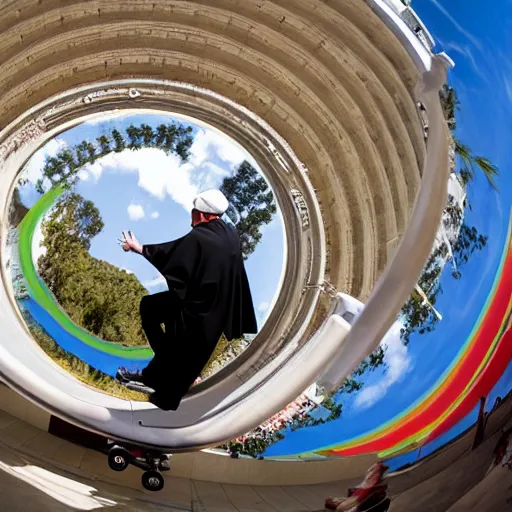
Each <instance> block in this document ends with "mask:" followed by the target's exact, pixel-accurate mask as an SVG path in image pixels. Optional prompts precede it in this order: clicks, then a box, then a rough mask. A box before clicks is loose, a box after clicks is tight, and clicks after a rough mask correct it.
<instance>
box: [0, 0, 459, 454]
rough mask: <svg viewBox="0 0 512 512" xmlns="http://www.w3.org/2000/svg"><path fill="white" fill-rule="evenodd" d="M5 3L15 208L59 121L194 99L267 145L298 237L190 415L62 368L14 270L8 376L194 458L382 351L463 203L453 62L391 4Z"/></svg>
mask: <svg viewBox="0 0 512 512" xmlns="http://www.w3.org/2000/svg"><path fill="white" fill-rule="evenodd" d="M0 13H1V17H0V25H1V32H0V33H1V34H2V35H1V36H0V48H1V50H0V51H1V54H2V61H1V62H2V64H1V70H2V84H1V92H2V94H1V96H0V107H1V108H0V126H1V127H2V128H3V129H2V132H1V133H0V144H1V145H0V156H1V158H2V163H1V173H0V180H1V181H0V190H1V192H0V206H1V208H2V212H3V213H5V212H6V208H7V205H8V202H9V201H8V200H9V194H10V191H11V189H12V184H13V182H14V180H15V178H16V176H17V174H18V173H19V171H20V169H21V168H22V166H23V165H24V163H25V162H26V161H27V160H28V159H29V158H30V156H31V155H32V154H33V153H34V151H35V150H36V149H37V148H38V147H40V146H41V145H42V144H44V143H45V141H47V140H49V139H51V138H52V137H54V136H55V135H56V134H58V133H60V132H61V131H63V130H65V129H67V128H70V127H72V126H74V125H76V124H78V123H80V122H81V121H83V120H84V119H87V118H88V117H90V116H93V115H95V114H98V113H103V112H109V111H112V110H115V109H132V110H153V111H155V110H157V111H166V112H176V113H179V114H185V115H188V116H192V117H195V118H197V119H200V120H202V121H205V122H208V123H210V124H211V125H213V126H215V127H217V128H219V129H220V130H222V131H224V132H225V133H226V134H228V135H230V136H231V137H233V138H234V139H235V140H237V141H239V142H240V143H242V144H243V145H244V146H245V147H246V148H247V149H248V150H249V151H250V152H251V154H252V155H253V156H254V158H255V159H256V160H257V161H258V163H259V165H260V167H261V168H262V170H263V171H264V173H265V174H266V176H267V178H268V180H269V182H270V183H271V184H272V186H273V189H274V191H275V192H276V197H277V201H278V203H279V206H280V208H281V210H282V211H283V212H285V220H286V222H287V229H286V240H287V246H288V251H287V264H286V269H285V273H284V276H283V280H282V285H281V289H280V294H279V297H278V298H277V300H276V303H275V307H274V310H273V312H272V314H271V316H270V317H269V320H268V322H267V324H266V327H265V329H264V330H263V331H262V332H261V333H260V334H259V336H258V339H257V342H255V343H253V345H251V347H250V349H249V350H247V351H246V352H245V353H244V354H243V356H242V357H240V358H238V359H237V360H235V363H233V364H232V365H229V366H228V367H226V368H225V369H223V370H222V371H221V372H219V373H218V374H217V375H216V376H215V377H214V378H213V379H209V381H207V382H205V383H204V384H203V385H201V386H198V387H197V389H196V390H195V391H194V392H193V393H191V394H190V396H188V397H187V398H186V399H185V401H184V403H183V407H182V408H180V409H181V410H180V411H178V412H177V413H176V414H174V415H172V417H171V416H170V415H169V414H164V413H163V412H162V411H159V410H156V409H154V408H153V407H152V406H149V405H148V404H145V403H138V402H128V401H123V400H119V399H115V398H112V397H109V396H106V395H103V394H101V393H98V392H96V391H94V390H92V389H90V388H87V387H86V386H84V385H82V384H80V383H79V382H78V381H75V380H74V379H72V378H71V377H70V376H69V375H67V374H64V373H63V372H62V371H60V370H59V369H58V368H56V367H55V365H52V364H51V362H50V361H49V360H48V359H47V358H46V357H45V356H44V355H43V354H41V353H40V351H38V350H37V347H35V344H34V343H33V341H32V340H31V338H30V336H29V335H28V334H27V332H26V330H25V329H24V328H23V327H22V326H21V323H20V317H19V315H18V312H17V311H16V309H15V307H14V305H13V301H12V292H11V290H9V287H8V286H7V285H6V282H5V281H4V283H3V286H2V290H1V297H0V300H1V301H2V313H1V317H0V318H1V324H2V327H3V328H5V332H6V334H8V335H7V336H6V337H5V339H6V341H5V342H2V346H1V347H0V351H1V354H2V357H0V360H1V361H2V363H1V365H0V375H1V377H2V379H3V380H4V381H5V382H7V383H8V384H9V385H10V386H11V387H12V388H14V389H15V390H17V391H18V392H19V393H21V394H23V395H24V396H25V397H27V398H29V399H30V400H32V401H33V402H35V403H36V404H38V405H40V406H41V407H43V408H45V409H47V410H48V411H50V412H52V413H53V414H55V415H56V416H60V417H62V418H64V419H67V420H68V421H70V422H72V423H75V424H77V425H79V426H81V427H84V428H86V429H89V430H92V431H95V432H98V433H100V434H103V435H109V436H112V437H115V438H117V439H120V440H126V441H132V442H137V443H141V444H145V445H149V446H158V447H161V448H166V449H169V450H172V451H183V450H185V451H186V450H191V449H198V448H202V447H206V446H211V445H213V444H216V443H219V442H222V441H225V440H227V439H231V438H234V437H236V436H237V435H239V434H242V433H244V432H246V431H248V430H249V429H251V428H252V427H254V426H255V425H257V424H258V423H260V422H261V421H263V420H264V419H265V418H268V417H269V416H271V415H272V414H273V413H275V412H277V411H279V410H280V409H281V408H282V407H283V406H285V405H286V404H288V403H290V402H291V401H292V400H293V399H294V398H295V397H296V396H298V395H299V394H300V393H301V392H302V391H303V390H304V389H305V388H306V387H307V386H308V385H310V384H311V383H313V382H315V381H317V380H319V379H320V378H322V379H321V380H322V381H323V382H324V384H325V385H326V387H327V388H329V387H331V388H334V387H336V385H338V384H339V383H340V382H341V381H342V380H343V379H344V378H345V377H346V375H348V374H349V373H350V371H351V370H352V369H353V368H354V367H355V366H356V365H357V364H358V363H359V362H360V361H361V360H362V359H363V358H364V357H365V356H366V355H368V354H369V353H371V352H372V351H373V350H374V349H375V348H376V346H377V345H378V343H379V342H380V340H381V339H382V337H383V335H384V334H385V333H386V332H387V330H388V328H389V327H390V326H391V325H392V323H393V322H394V320H395V318H396V313H397V312H398V310H399V309H400V307H401V305H402V304H403V302H404V301H405V299H406V298H407V296H408V294H409V293H410V292H411V290H412V289H413V287H414V285H415V283H416V279H417V277H418V275H419V273H420V271H421V268H422V266H423V264H424V262H425V261H426V258H427V256H428V254H429V251H430V249H431V247H432V242H433V239H434V236H435V233H436V229H437V226H438V223H439V219H440V215H441V211H442V208H443V207H444V205H445V199H446V181H447V177H448V148H447V140H446V129H445V124H444V120H443V118H442V113H441V109H440V105H439V99H438V90H439V88H440V87H441V85H442V83H443V82H444V79H445V70H446V67H448V66H449V65H450V62H449V60H448V59H446V58H445V57H443V56H433V55H432V54H431V53H430V52H429V51H428V50H427V49H426V48H425V47H424V46H422V44H421V43H420V42H419V40H418V39H417V38H416V36H415V35H414V34H413V32H412V31H411V30H409V29H408V28H407V27H406V26H405V24H404V23H403V22H402V21H401V20H400V18H399V17H398V16H397V15H396V14H394V12H393V11H392V10H390V9H389V7H387V5H386V4H384V3H382V2H378V1H372V2H366V3H364V2H359V1H346V2H343V3H342V2H332V3H328V4H325V3H322V2H312V3H311V2H291V1H290V2H286V1H284V2H277V1H276V2H240V3H236V2H228V1H226V2H224V1H218V2H215V3H214V4H213V5H208V4H207V3H201V2H195V3H192V2H172V3H167V2H154V3H147V4H146V3H139V2H130V1H129V2H123V3H119V2H109V3H108V4H100V3H91V2H75V3H72V2H70V3H67V4H66V5H62V4H61V3H58V2H55V3H54V2H11V3H8V4H4V5H3V7H2V8H1V10H0ZM419 101H421V103H422V104H423V105H424V107H425V109H426V112H427V117H428V121H429V139H428V150H427V144H426V141H425V136H424V126H423V124H422V121H421V118H420V115H419V113H418V109H417V103H418V102H419ZM5 218H6V215H5V214H4V215H3V219H5ZM5 228H6V226H5V223H3V225H2V244H4V243H5ZM4 248H5V246H3V247H2V250H4ZM3 264H4V262H3ZM324 282H328V283H329V285H330V286H332V287H334V288H336V289H338V290H343V291H345V292H346V293H348V294H350V295H352V296H355V297H358V298H360V299H361V300H363V301H365V302H366V308H365V310H364V311H363V313H362V314H361V316H360V317H359V318H358V321H357V322H356V323H355V324H354V325H353V326H352V328H351V329H350V326H349V325H348V324H347V323H346V322H344V321H343V319H341V318H340V317H339V316H338V315H336V314H333V315H330V313H331V312H332V311H333V307H332V306H333V305H332V304H331V303H330V302H329V300H327V305H325V302H324V307H323V309H322V308H321V307H320V306H321V304H320V302H321V299H320V297H323V298H324V299H325V295H324V294H323V293H322V291H321V286H322V285H323V284H324ZM327 288H328V287H327ZM349 330H350V333H349V334H348V336H347V333H348V332H349ZM299 375H300V377H298V376H299ZM322 376H323V377H322ZM278 389H279V392H277V390H278ZM64 390H65V392H64ZM235 418H236V421H235Z"/></svg>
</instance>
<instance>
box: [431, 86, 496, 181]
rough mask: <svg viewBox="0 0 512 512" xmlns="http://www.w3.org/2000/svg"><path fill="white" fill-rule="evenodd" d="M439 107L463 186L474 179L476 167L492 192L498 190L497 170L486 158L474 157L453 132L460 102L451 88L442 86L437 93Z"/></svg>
mask: <svg viewBox="0 0 512 512" xmlns="http://www.w3.org/2000/svg"><path fill="white" fill-rule="evenodd" d="M439 98H440V100H441V106H442V108H443V113H444V118H445V119H446V123H447V124H448V128H449V129H450V131H451V132H452V139H453V145H454V149H455V154H456V155H457V156H458V157H459V158H460V161H461V163H462V168H461V169H460V171H459V172H460V177H461V178H462V182H463V183H464V185H467V184H468V183H469V182H470V181H471V180H473V179H474V177H475V167H478V168H479V169H480V170H481V171H482V172H483V173H484V175H485V177H486V178H487V181H488V182H489V184H490V185H491V187H492V188H494V190H498V188H497V187H496V183H495V181H494V178H495V176H497V175H498V174H499V170H498V168H497V167H496V165H494V164H493V163H492V162H491V161H490V160H489V159H488V158H485V157H483V156H474V155H473V153H472V152H471V150H470V149H469V147H468V146H466V145H465V144H463V143H462V142H460V141H459V140H458V139H457V138H456V137H455V135H453V131H454V130H455V128H456V127H457V121H456V112H457V110H460V107H459V105H460V101H459V100H458V98H457V93H456V91H455V89H454V88H453V87H450V86H449V85H448V84H444V85H443V88H442V89H441V91H440V92H439Z"/></svg>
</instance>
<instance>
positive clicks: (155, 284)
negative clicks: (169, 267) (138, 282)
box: [142, 276, 167, 290]
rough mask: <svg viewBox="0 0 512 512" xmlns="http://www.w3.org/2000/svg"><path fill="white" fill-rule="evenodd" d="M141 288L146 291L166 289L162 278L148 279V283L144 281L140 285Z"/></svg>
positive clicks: (165, 282) (165, 283)
mask: <svg viewBox="0 0 512 512" xmlns="http://www.w3.org/2000/svg"><path fill="white" fill-rule="evenodd" d="M142 286H144V288H147V289H148V290H154V289H155V288H159V289H160V288H162V289H164V288H167V281H166V280H165V278H164V277H163V276H158V277H155V278H154V279H150V280H149V281H144V282H143V283H142Z"/></svg>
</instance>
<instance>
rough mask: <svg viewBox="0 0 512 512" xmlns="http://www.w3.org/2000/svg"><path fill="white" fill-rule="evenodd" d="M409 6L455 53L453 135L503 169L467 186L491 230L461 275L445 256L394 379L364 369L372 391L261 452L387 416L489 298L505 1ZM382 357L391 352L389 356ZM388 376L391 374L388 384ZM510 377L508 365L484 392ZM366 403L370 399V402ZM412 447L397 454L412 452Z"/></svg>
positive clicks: (509, 128)
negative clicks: (426, 327)
mask: <svg viewBox="0 0 512 512" xmlns="http://www.w3.org/2000/svg"><path fill="white" fill-rule="evenodd" d="M412 7H413V9H415V11H416V12H417V13H418V14H419V16H420V17H421V19H422V20H423V22H424V23H425V25H426V26H427V28H428V29H429V31H430V32H431V33H432V35H433V36H434V38H435V40H436V41H438V42H439V44H438V47H437V48H436V51H441V50H445V51H446V52H447V53H448V54H449V55H450V56H451V57H452V58H453V59H454V60H455V61H456V67H455V68H454V69H453V71H450V74H449V82H450V83H451V84H452V85H453V86H455V88H456V89H457V93H458V95H459V99H460V101H461V110H460V112H458V115H457V121H458V122H457V136H458V137H459V139H460V140H461V141H462V142H464V143H465V144H467V145H469V146H470V147H471V149H472V150H473V152H474V153H475V154H477V155H482V156H486V157H488V158H490V159H491V160H492V161H493V162H494V163H495V164H497V165H498V167H499V168H500V170H501V175H500V176H499V177H498V179H497V180H496V181H497V185H498V187H499V191H500V192H499V194H496V193H495V192H494V191H493V190H492V189H490V187H489V186H488V185H487V183H486V181H485V179H484V178H483V177H482V176H481V175H480V174H479V175H478V176H477V177H476V179H475V181H474V182H473V183H471V185H470V186H469V190H468V194H469V199H470V202H471V205H472V210H471V211H467V212H466V222H467V223H468V224H469V225H474V226H476V227H477V229H478V230H479V232H481V233H482V234H485V235H487V236H488V237H489V241H488V245H487V247H486V248H485V249H484V250H482V251H481V252H478V253H475V254H474V255H473V256H472V257H471V260H470V261H469V263H468V264H466V265H465V266H463V267H462V268H461V271H462V274H463V277H462V279H460V280H459V281H456V280H454V279H453V278H452V277H451V275H450V274H451V268H450V265H448V266H447V267H446V271H445V272H444V275H443V277H442V288H443V294H442V295H440V296H439V298H438V302H437V304H436V308H437V309H438V310H439V311H440V312H441V314H442V315H443V320H442V321H441V322H440V323H439V324H438V326H437V328H436V329H435V330H434V332H432V333H429V334H424V335H418V334H414V335H413V336H411V341H410V344H409V346H408V347H407V350H406V352H405V353H404V352H402V354H401V357H400V358H399V360H398V365H397V364H396V361H392V366H393V365H394V369H395V372H394V373H395V375H394V377H395V378H394V379H390V378H389V370H378V371H376V372H374V373H372V374H370V375H368V376H367V377H366V379H365V388H363V391H362V392H361V393H365V394H367V395H368V394H371V393H368V389H369V387H371V389H370V392H372V390H376V391H379V389H380V391H379V393H373V394H374V395H375V396H377V395H378V396H377V398H376V400H375V401H373V402H372V400H364V401H362V400H361V399H360V395H361V393H359V394H357V393H356V394H353V395H350V396H341V397H340V399H341V401H342V402H343V406H344V408H343V414H342V417H341V418H340V419H339V420H336V421H333V422H330V423H328V424H325V425H321V426H318V427H314V428H310V429H303V430H299V431H296V432H294V433H288V435H287V436H286V438H285V439H284V440H283V441H281V442H279V443H277V444H276V445H274V446H273V447H271V448H270V449H269V450H268V452H267V454H268V455H269V456H270V455H285V454H290V453H297V452H300V451H307V450H313V449H315V448H318V447H319V446H321V445H323V446H325V445H329V444H332V443H336V442H340V441H343V440H344V439H348V438H350V437H352V436H356V435H359V434H362V433H364V432H366V431H368V430H371V429H373V428H375V427H377V426H378V425H380V424H381V423H383V422H385V421H387V420H389V419H391V418H393V417H394V416H395V415H396V414H398V413H400V412H401V411H402V410H403V409H404V408H405V407H408V406H409V405H411V404H412V403H413V402H414V401H415V400H416V399H417V398H419V397H420V396H421V395H422V394H423V393H425V392H426V391H427V390H428V389H429V388H430V387H431V386H432V385H433V384H434V383H435V381H436V380H437V378H438V377H439V376H440V375H441V374H442V373H443V371H444V370H445V369H446V368H447V367H448V366H449V364H450V362H451V361H452V360H453V358H454V357H455V356H456V354H457V352H458V351H459V349H460V347H461V346H462V344H463V343H464V341H465V340H466V338H467V335H468V334H469V333H470V331H471V329H472V326H473V324H474V322H475V320H476V318H477V317H478V314H479V313H480V311H481V308H482V306H483V304H484V303H485V300H486V298H487V295H488V293H489V290H490V288H491V285H492V281H493V279H494V276H495V273H496V269H497V267H498V264H499V258H500V256H501V250H502V248H503V243H504V241H505V237H506V232H507V227H508V218H509V212H510V207H511V197H512V179H511V177H510V167H511V163H512V144H510V133H511V132H512V115H511V114H512V57H509V56H510V55H512V30H511V29H512V2H511V1H509V0H507V1H505V0H501V1H498V2H492V3H485V5H484V3H483V2H480V1H477V0H471V1H467V0H466V1H463V0H446V1H443V2H441V1H440V0H439V1H438V0H414V1H413V4H412ZM387 360H388V363H389V357H387ZM389 382H392V383H391V384H390V385H387V384H389ZM511 387H512V365H511V366H509V369H508V370H507V372H506V373H505V374H504V375H503V377H502V379H501V380H500V382H499V383H498V385H497V386H496V388H495V390H494V391H493V393H491V395H490V396H489V400H488V406H489V407H490V406H492V404H493V403H494V399H495V398H496V396H498V395H501V396H503V395H504V394H506V393H507V392H508V391H509V389H510V388H511ZM370 404H371V405H370ZM475 419H476V411H473V413H472V414H471V415H470V416H469V417H468V418H466V419H465V420H464V421H463V422H461V424H460V425H458V426H457V427H455V428H453V429H452V430H451V431H450V432H449V433H447V434H445V435H444V436H443V437H442V438H440V439H439V440H437V441H436V442H434V443H432V444H431V446H429V447H425V448H424V449H423V451H422V453H423V454H426V453H428V451H431V450H433V449H435V448H437V447H438V446H439V445H440V444H442V443H445V442H446V441H448V440H449V439H451V438H453V436H456V435H458V433H460V432H461V431H462V430H464V429H465V428H467V427H468V426H469V425H470V424H471V423H472V422H473V421H474V420H475ZM415 456H416V454H415V453H413V454H411V455H408V456H403V457H401V458H400V463H403V462H404V461H408V460H411V459H412V458H414V457H415Z"/></svg>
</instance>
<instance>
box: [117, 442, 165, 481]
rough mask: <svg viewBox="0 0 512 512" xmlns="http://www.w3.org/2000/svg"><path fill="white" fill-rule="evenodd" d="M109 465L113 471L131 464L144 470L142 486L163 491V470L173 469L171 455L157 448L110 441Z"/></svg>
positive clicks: (121, 469) (122, 469)
mask: <svg viewBox="0 0 512 512" xmlns="http://www.w3.org/2000/svg"><path fill="white" fill-rule="evenodd" d="M108 446H109V449H108V465H109V467H110V469H112V470H113V471H124V470H125V469H126V468H127V467H128V466H129V465H130V464H132V465H133V466H135V467H137V468H139V469H142V470H144V473H143V474H142V486H143V487H144V489H147V490H148V491H161V490H162V489H163V488H164V483H165V482H164V477H163V475H162V471H169V470H170V469H171V466H170V460H169V456H168V455H165V454H163V453H161V452H159V451H156V450H148V449H145V448H140V447H138V446H133V445H128V444H122V443H118V442H116V441H111V440H109V442H108Z"/></svg>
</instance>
